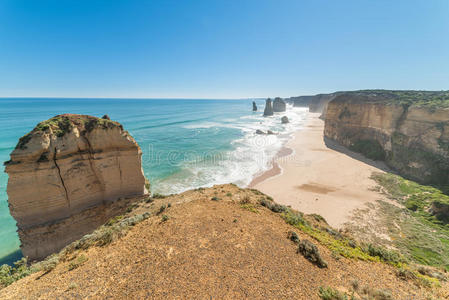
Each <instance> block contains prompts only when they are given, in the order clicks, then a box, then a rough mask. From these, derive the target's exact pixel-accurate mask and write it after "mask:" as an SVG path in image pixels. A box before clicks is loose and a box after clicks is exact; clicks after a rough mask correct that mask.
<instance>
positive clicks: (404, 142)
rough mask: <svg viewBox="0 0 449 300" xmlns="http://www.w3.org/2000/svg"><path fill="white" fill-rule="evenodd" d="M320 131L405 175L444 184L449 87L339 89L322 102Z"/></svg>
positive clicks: (448, 175)
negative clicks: (433, 89) (324, 109)
mask: <svg viewBox="0 0 449 300" xmlns="http://www.w3.org/2000/svg"><path fill="white" fill-rule="evenodd" d="M324 135H325V136H326V137H328V138H331V139H333V140H336V141H337V142H339V143H340V144H342V145H344V146H346V147H349V148H350V149H351V150H354V151H357V152H361V153H363V154H365V156H367V157H368V158H372V159H376V160H384V161H385V162H386V163H387V165H388V166H390V167H391V168H393V169H394V170H396V171H397V172H398V173H400V174H401V175H403V176H405V177H408V178H411V179H413V180H416V181H418V182H421V183H425V184H437V185H447V184H449V92H422V91H384V90H369V91H357V92H348V93H343V94H341V95H338V96H337V97H336V98H335V99H333V100H332V101H331V102H329V104H328V107H327V112H326V117H325V128H324Z"/></svg>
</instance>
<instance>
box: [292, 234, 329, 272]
mask: <svg viewBox="0 0 449 300" xmlns="http://www.w3.org/2000/svg"><path fill="white" fill-rule="evenodd" d="M298 253H301V254H302V255H303V256H304V257H305V258H306V259H308V260H309V261H310V262H312V263H313V264H315V265H317V266H318V267H320V268H327V262H326V261H325V260H324V259H323V258H322V257H321V255H320V251H319V250H318V247H317V246H316V245H315V244H313V243H312V242H310V241H309V240H302V241H300V242H299V244H298Z"/></svg>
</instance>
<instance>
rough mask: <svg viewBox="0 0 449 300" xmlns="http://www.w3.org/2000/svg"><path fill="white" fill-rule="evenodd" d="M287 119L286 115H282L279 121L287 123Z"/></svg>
mask: <svg viewBox="0 0 449 300" xmlns="http://www.w3.org/2000/svg"><path fill="white" fill-rule="evenodd" d="M288 122H289V121H288V117H287V116H283V117H282V118H281V123H282V124H287V123H288Z"/></svg>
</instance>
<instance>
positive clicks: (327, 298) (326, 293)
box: [318, 286, 349, 300]
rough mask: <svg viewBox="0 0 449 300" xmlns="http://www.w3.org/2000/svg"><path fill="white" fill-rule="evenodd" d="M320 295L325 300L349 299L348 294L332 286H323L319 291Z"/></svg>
mask: <svg viewBox="0 0 449 300" xmlns="http://www.w3.org/2000/svg"><path fill="white" fill-rule="evenodd" d="M318 296H320V298H321V299H323V300H349V298H348V295H346V294H344V293H341V292H339V291H337V290H336V289H333V288H331V287H322V286H320V289H319V291H318Z"/></svg>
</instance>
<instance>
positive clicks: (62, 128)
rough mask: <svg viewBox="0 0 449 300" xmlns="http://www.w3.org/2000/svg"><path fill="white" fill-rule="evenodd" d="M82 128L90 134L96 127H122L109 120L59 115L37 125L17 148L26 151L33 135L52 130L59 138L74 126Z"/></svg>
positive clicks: (20, 141) (22, 138)
mask: <svg viewBox="0 0 449 300" xmlns="http://www.w3.org/2000/svg"><path fill="white" fill-rule="evenodd" d="M74 125H75V126H76V125H77V126H80V127H82V128H84V129H85V130H86V131H88V132H90V131H92V130H93V129H94V128H96V127H102V128H112V127H117V126H121V125H120V124H119V123H117V122H114V121H111V120H109V119H103V118H96V117H91V116H86V115H58V116H55V117H53V118H50V119H48V120H45V121H42V122H40V123H39V124H37V125H36V127H35V128H34V129H33V131H31V132H29V133H28V134H26V135H24V136H23V137H21V138H20V139H19V142H18V144H17V146H16V148H18V149H25V148H26V144H27V143H28V142H29V141H30V139H31V137H32V135H33V133H35V132H43V131H48V130H51V131H52V132H53V134H55V135H56V136H57V137H63V136H64V135H65V134H66V133H68V132H70V131H71V130H72V128H73V126H74Z"/></svg>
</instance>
